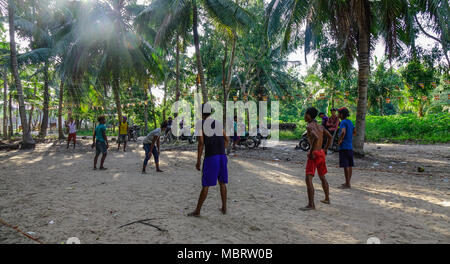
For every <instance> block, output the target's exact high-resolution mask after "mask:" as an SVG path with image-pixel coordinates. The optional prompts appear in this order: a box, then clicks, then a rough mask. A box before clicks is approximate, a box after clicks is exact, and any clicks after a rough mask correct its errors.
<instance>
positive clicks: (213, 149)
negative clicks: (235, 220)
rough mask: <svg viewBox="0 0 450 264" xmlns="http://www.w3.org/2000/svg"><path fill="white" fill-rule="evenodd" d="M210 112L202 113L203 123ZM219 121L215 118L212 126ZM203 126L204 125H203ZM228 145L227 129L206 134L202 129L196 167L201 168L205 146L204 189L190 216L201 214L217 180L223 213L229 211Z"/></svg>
mask: <svg viewBox="0 0 450 264" xmlns="http://www.w3.org/2000/svg"><path fill="white" fill-rule="evenodd" d="M210 115H211V114H210V113H204V114H203V115H202V119H203V123H204V122H205V120H206V119H207V118H208V117H209V116H210ZM217 123H218V121H216V120H214V121H213V123H212V125H211V126H212V128H214V127H215V125H216V124H217ZM202 127H203V126H202ZM227 146H228V137H227V135H226V134H225V130H222V135H213V136H206V135H205V133H204V131H202V132H201V133H200V134H199V136H198V148H197V163H196V165H195V167H196V168H197V170H200V165H201V158H202V155H203V148H204V149H205V158H204V159H203V167H202V169H201V170H202V186H203V188H202V191H201V192H200V197H199V198H198V203H197V208H196V209H195V211H194V212H192V213H190V214H188V216H200V210H201V208H202V205H203V202H204V201H205V199H206V197H207V196H208V189H209V187H210V186H216V185H217V181H219V185H220V195H221V197H222V208H221V211H222V214H226V212H227V187H226V184H227V183H228V168H227V163H228V160H227V155H226V154H225V149H226V148H227Z"/></svg>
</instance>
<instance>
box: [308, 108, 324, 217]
mask: <svg viewBox="0 0 450 264" xmlns="http://www.w3.org/2000/svg"><path fill="white" fill-rule="evenodd" d="M317 113H318V111H317V109H316V108H314V107H310V108H308V109H307V110H306V113H305V121H306V122H307V123H308V126H307V127H306V130H307V132H308V139H309V142H310V145H311V149H310V151H309V152H308V162H307V163H306V178H305V181H306V187H307V191H308V205H307V206H306V207H304V208H302V210H304V211H307V210H314V209H316V206H315V204H314V185H313V182H312V180H313V178H314V174H315V173H316V169H317V173H318V174H319V178H320V181H321V182H322V188H323V191H324V193H325V200H322V201H321V202H322V203H325V204H330V197H329V187H328V182H327V179H326V178H325V174H326V173H327V165H326V163H325V156H326V153H327V151H328V147H329V146H330V143H331V134H330V133H329V132H328V131H327V130H326V129H324V127H323V126H321V125H319V124H317V121H316V117H317ZM324 136H326V137H327V138H328V139H327V145H326V146H325V149H322V143H323V137H324Z"/></svg>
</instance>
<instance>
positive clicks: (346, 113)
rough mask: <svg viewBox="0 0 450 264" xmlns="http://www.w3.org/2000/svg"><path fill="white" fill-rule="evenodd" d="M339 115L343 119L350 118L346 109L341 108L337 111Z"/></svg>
mask: <svg viewBox="0 0 450 264" xmlns="http://www.w3.org/2000/svg"><path fill="white" fill-rule="evenodd" d="M338 111H339V113H340V114H342V117H343V118H347V117H349V116H350V112H349V111H348V109H347V108H345V107H343V108H341V109H339V110H338Z"/></svg>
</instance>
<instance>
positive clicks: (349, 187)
mask: <svg viewBox="0 0 450 264" xmlns="http://www.w3.org/2000/svg"><path fill="white" fill-rule="evenodd" d="M338 188H339V189H351V188H352V187H351V186H350V185H347V184H345V183H344V184H341V186H339V187H338Z"/></svg>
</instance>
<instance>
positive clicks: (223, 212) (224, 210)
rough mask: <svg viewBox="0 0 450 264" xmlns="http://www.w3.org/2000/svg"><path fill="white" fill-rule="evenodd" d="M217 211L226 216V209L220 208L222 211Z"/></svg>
mask: <svg viewBox="0 0 450 264" xmlns="http://www.w3.org/2000/svg"><path fill="white" fill-rule="evenodd" d="M219 210H220V211H221V212H222V214H223V215H226V214H227V209H226V208H222V209H219Z"/></svg>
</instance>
